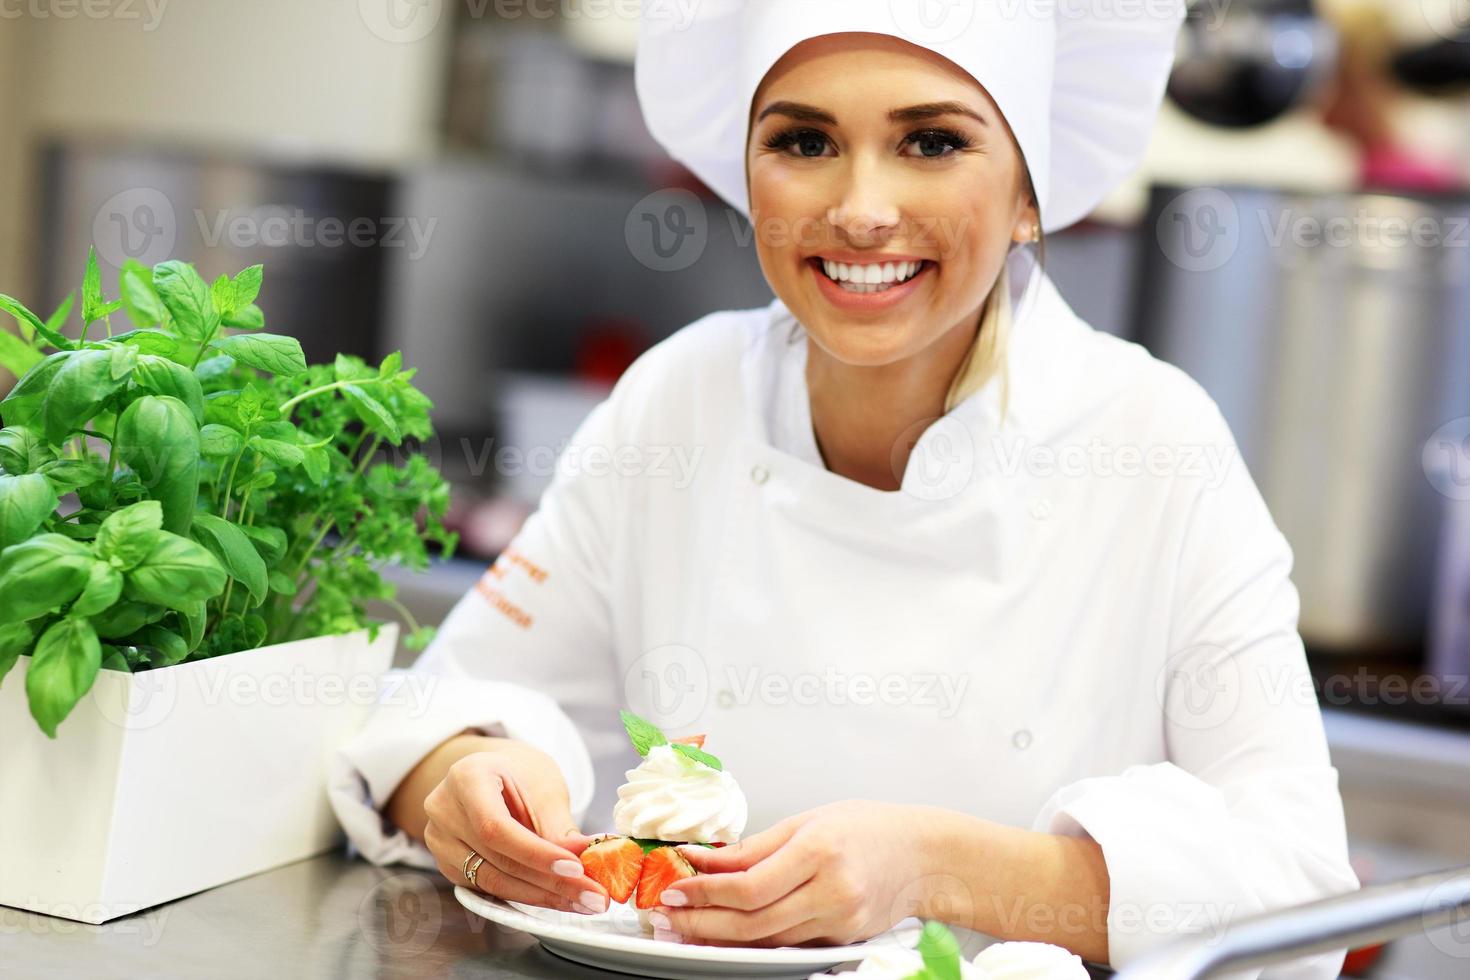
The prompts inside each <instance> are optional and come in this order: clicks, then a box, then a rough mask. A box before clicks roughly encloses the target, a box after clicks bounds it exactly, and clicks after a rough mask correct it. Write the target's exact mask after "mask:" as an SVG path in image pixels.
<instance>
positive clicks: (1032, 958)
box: [811, 942, 1090, 980]
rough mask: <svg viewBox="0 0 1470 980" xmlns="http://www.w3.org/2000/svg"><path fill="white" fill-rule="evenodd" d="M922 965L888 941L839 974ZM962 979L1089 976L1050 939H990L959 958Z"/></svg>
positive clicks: (884, 978) (914, 954)
mask: <svg viewBox="0 0 1470 980" xmlns="http://www.w3.org/2000/svg"><path fill="white" fill-rule="evenodd" d="M923 968H924V960H923V958H922V957H921V956H920V955H919V953H918V951H917V950H913V949H908V948H906V947H904V946H896V945H893V944H891V943H880V944H877V945H875V946H874V947H873V949H872V951H870V952H869V953H868V954H867V955H866V956H865V957H863V961H862V963H860V964H859V965H858V968H857V970H856V971H854V972H853V973H851V974H847V973H844V974H841V975H842V976H844V977H846V976H851V977H853V978H857V977H863V978H864V980H908V978H909V977H911V976H913V975H914V974H915V973H918V972H919V971H920V970H922V969H923ZM960 977H961V978H962V980H1089V977H1090V974H1088V972H1087V967H1085V966H1083V965H1082V958H1081V957H1080V956H1078V955H1076V954H1075V953H1071V952H1068V951H1067V950H1066V949H1063V948H1062V947H1061V946H1054V945H1052V944H1051V943H1029V942H1006V943H993V944H991V945H989V946H987V947H985V948H984V949H983V950H981V951H980V955H979V956H976V957H975V960H974V962H972V963H966V962H965V961H963V960H961V961H960ZM811 980H833V978H832V975H831V974H828V973H814V974H812V977H811Z"/></svg>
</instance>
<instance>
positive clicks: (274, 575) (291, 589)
mask: <svg viewBox="0 0 1470 980" xmlns="http://www.w3.org/2000/svg"><path fill="white" fill-rule="evenodd" d="M269 581H270V588H271V591H272V592H276V593H279V594H280V595H284V596H293V595H295V594H296V582H295V581H294V580H292V578H291V577H290V576H289V575H287V574H286V573H285V572H280V571H272V572H271V573H270V578H269Z"/></svg>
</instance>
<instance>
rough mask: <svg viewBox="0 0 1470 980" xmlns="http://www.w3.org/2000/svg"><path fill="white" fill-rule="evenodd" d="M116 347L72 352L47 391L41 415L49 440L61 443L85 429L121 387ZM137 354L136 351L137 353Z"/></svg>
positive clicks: (121, 380)
mask: <svg viewBox="0 0 1470 980" xmlns="http://www.w3.org/2000/svg"><path fill="white" fill-rule="evenodd" d="M120 350H133V348H130V347H119V348H114V350H79V351H71V352H70V353H69V354H68V355H67V358H66V361H65V362H63V363H62V365H61V368H60V370H58V371H57V372H56V376H55V377H53V378H52V379H51V384H50V385H49V387H48V389H47V391H46V399H45V402H44V403H43V406H42V409H41V414H42V417H43V420H44V422H43V428H44V430H45V433H46V441H47V442H49V443H52V444H53V445H57V444H60V443H62V442H64V441H65V440H66V438H67V437H68V436H69V435H71V434H72V433H73V432H75V431H76V430H77V429H80V428H82V427H83V426H84V425H85V424H86V423H87V421H88V420H89V419H91V418H92V416H93V415H95V414H97V410H98V409H99V408H101V407H102V403H103V402H105V401H107V399H109V398H111V397H112V395H113V394H114V393H115V392H116V391H117V390H118V389H119V388H121V387H122V384H123V379H122V378H119V377H115V376H114V375H113V370H112V368H113V356H114V351H120ZM134 353H135V356H136V351H135V352H134Z"/></svg>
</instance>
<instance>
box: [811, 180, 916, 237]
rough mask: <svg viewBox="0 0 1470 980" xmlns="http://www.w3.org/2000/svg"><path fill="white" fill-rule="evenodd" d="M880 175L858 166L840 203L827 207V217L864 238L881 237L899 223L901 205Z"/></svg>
mask: <svg viewBox="0 0 1470 980" xmlns="http://www.w3.org/2000/svg"><path fill="white" fill-rule="evenodd" d="M883 185H884V182H883V181H882V180H879V179H878V178H877V177H876V175H874V174H871V173H864V172H862V170H861V169H858V170H856V171H855V172H854V173H853V174H852V175H851V177H850V178H849V179H848V181H847V183H846V186H845V187H844V188H843V189H842V194H841V197H840V198H839V199H838V201H837V203H836V204H834V205H833V206H832V207H830V208H828V209H827V221H828V223H830V224H831V225H832V226H833V227H835V228H839V229H841V230H842V231H843V232H845V233H846V234H847V235H848V237H850V238H853V239H856V240H858V241H859V242H861V241H862V240H864V239H871V238H875V237H878V238H881V237H883V236H885V235H886V234H887V233H888V232H890V231H892V229H893V228H894V227H895V226H897V225H898V221H899V209H898V205H897V203H896V202H895V201H894V199H893V195H892V193H890V192H889V190H888V189H886V188H885V187H884V186H883Z"/></svg>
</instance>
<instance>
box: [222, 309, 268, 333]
mask: <svg viewBox="0 0 1470 980" xmlns="http://www.w3.org/2000/svg"><path fill="white" fill-rule="evenodd" d="M224 324H225V326H227V327H233V328H235V329H236V330H259V329H261V328H262V327H264V326H265V314H264V313H262V312H261V309H260V307H258V306H256V305H255V304H254V303H248V304H246V305H245V306H242V307H240V309H238V310H236V311H235V312H233V313H231V314H230V315H229V316H227V317H225V318H224Z"/></svg>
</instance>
